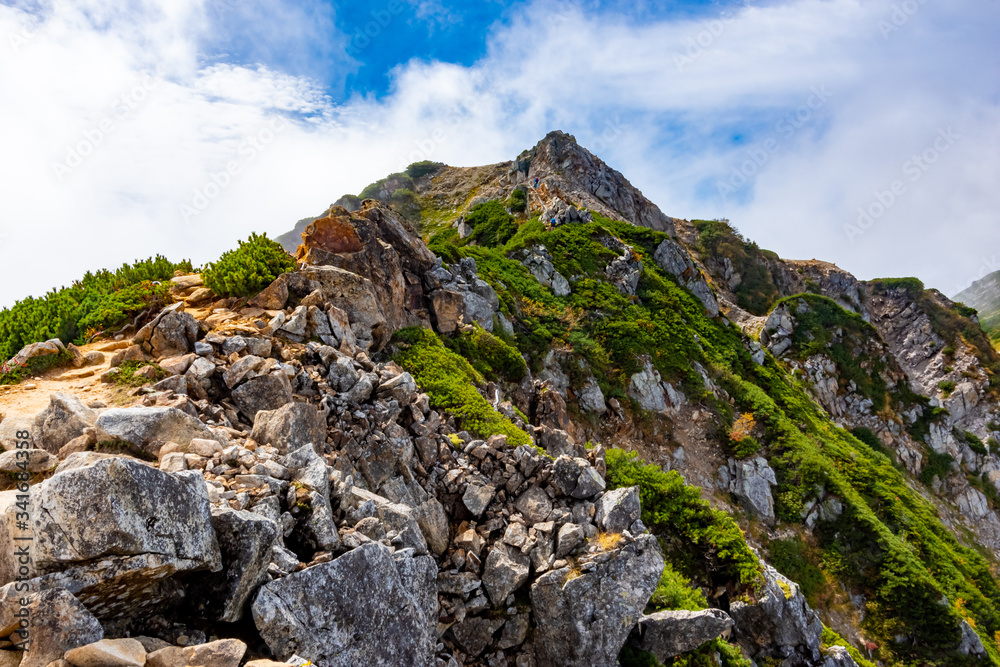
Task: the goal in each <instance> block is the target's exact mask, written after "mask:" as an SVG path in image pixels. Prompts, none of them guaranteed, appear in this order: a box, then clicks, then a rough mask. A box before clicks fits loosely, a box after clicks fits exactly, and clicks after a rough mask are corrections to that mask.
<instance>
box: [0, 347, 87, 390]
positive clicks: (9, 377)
mask: <svg viewBox="0 0 1000 667" xmlns="http://www.w3.org/2000/svg"><path fill="white" fill-rule="evenodd" d="M72 361H73V355H71V354H70V353H69V352H60V353H58V354H46V355H43V356H40V357H34V358H32V359H28V363H26V364H22V365H20V366H13V367H10V368H8V367H7V366H6V364H0V386H3V385H11V384H18V383H19V382H21V381H22V380H25V379H27V378H30V377H34V376H35V375H41V374H42V373H45V372H46V371H50V370H52V369H53V368H59V367H61V366H69V364H70V363H71V362H72ZM5 369H6V370H5Z"/></svg>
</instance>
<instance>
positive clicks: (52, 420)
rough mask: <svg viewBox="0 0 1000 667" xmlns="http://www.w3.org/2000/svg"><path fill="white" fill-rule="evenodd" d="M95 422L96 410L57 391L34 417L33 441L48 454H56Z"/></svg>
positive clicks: (77, 399)
mask: <svg viewBox="0 0 1000 667" xmlns="http://www.w3.org/2000/svg"><path fill="white" fill-rule="evenodd" d="M96 423H97V412H95V411H94V410H91V409H90V408H88V407H87V406H86V405H84V404H83V402H82V401H81V400H80V399H79V398H77V397H76V396H73V395H71V394H64V393H62V392H57V393H55V394H52V395H51V396H50V397H49V405H48V407H46V408H45V409H44V410H42V411H41V412H40V413H38V416H36V417H35V426H34V434H33V435H34V437H35V442H36V443H38V444H39V445H41V448H42V449H44V450H45V451H47V452H49V453H50V454H58V453H59V450H60V449H62V448H63V446H65V445H66V443H68V442H69V441H70V440H73V439H74V438H77V437H79V436H81V435H83V431H84V429H86V428H89V427H93V426H94V425H95V424H96Z"/></svg>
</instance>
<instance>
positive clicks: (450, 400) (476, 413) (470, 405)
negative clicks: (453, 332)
mask: <svg viewBox="0 0 1000 667" xmlns="http://www.w3.org/2000/svg"><path fill="white" fill-rule="evenodd" d="M393 342H394V343H395V347H396V353H395V354H394V355H393V360H394V361H395V362H396V363H398V364H399V365H400V366H402V367H403V368H405V369H406V370H407V371H409V372H410V373H411V374H412V375H413V378H414V379H415V380H416V381H417V383H418V384H419V385H420V387H421V389H422V390H423V391H426V392H427V395H428V396H430V399H431V405H432V406H434V407H435V408H438V409H442V410H447V411H448V412H450V413H451V414H453V415H454V416H455V418H456V419H458V420H459V422H460V423H461V425H462V428H464V429H465V430H467V431H469V432H470V433H472V434H474V435H476V436H479V437H481V438H488V437H490V436H491V435H498V434H500V435H506V436H507V442H508V443H509V444H510V445H511V446H512V447H518V446H520V445H528V444H531V438H530V437H529V436H528V434H527V433H525V432H524V431H522V430H521V429H519V428H517V427H516V426H514V424H513V423H512V422H511V421H510V420H509V419H507V418H506V417H504V416H503V415H501V414H500V413H499V412H497V411H496V410H494V409H493V406H492V405H490V404H489V401H487V400H486V399H485V398H483V396H482V395H481V394H480V393H479V392H478V391H477V390H476V386H477V385H481V384H483V383H484V382H485V378H483V376H482V374H480V373H479V371H477V370H476V369H475V368H473V367H472V365H471V364H469V362H468V361H466V360H465V359H464V358H462V357H461V356H459V355H458V354H455V353H454V352H452V351H451V350H449V349H448V348H447V347H445V345H444V343H442V342H441V339H440V338H439V337H438V336H437V334H435V333H434V332H433V331H430V330H428V329H421V328H420V327H410V328H407V329H400V330H399V331H397V332H396V334H395V336H394V337H393Z"/></svg>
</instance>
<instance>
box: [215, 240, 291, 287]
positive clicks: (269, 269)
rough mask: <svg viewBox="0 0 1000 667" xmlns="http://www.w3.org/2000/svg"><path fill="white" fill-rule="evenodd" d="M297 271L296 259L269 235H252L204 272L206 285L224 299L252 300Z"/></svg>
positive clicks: (225, 253)
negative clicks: (224, 297) (283, 276)
mask: <svg viewBox="0 0 1000 667" xmlns="http://www.w3.org/2000/svg"><path fill="white" fill-rule="evenodd" d="M294 270H295V260H294V259H293V258H292V256H291V255H289V254H288V253H287V252H285V249H284V248H282V247H281V244H280V243H278V242H277V241H272V240H271V239H269V238H267V234H251V235H250V238H248V239H247V240H246V241H240V242H239V247H238V248H236V249H235V250H227V251H226V252H224V253H222V257H220V258H219V260H218V261H217V262H212V263H210V264H206V265H205V268H204V270H202V272H201V277H202V280H204V281H205V285H207V286H208V287H209V289H211V290H212V291H213V292H215V293H216V294H219V295H221V296H238V297H249V296H254V295H256V294H258V293H260V291H261V290H263V289H264V288H265V287H267V286H268V285H270V284H271V283H273V282H274V281H275V279H277V277H278V276H280V275H281V274H282V273H288V272H289V271H294Z"/></svg>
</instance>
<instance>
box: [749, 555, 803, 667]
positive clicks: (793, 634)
mask: <svg viewBox="0 0 1000 667" xmlns="http://www.w3.org/2000/svg"><path fill="white" fill-rule="evenodd" d="M729 613H730V616H732V619H733V621H734V622H735V627H734V630H733V638H734V639H735V640H736V642H737V643H739V644H740V646H742V647H743V648H744V650H746V651H747V652H748V653H749V654H750V656H751V657H752V658H753V659H754V660H762V659H765V658H775V659H778V660H781V661H783V662H782V664H786V665H790V666H794V665H814V664H817V663H818V662H819V661H820V651H819V649H820V643H821V635H822V634H823V623H822V621H820V619H819V615H818V614H817V613H816V612H815V611H813V610H812V609H811V608H810V607H809V604H808V603H807V602H806V599H805V596H804V595H802V591H801V590H800V589H799V586H798V584H796V583H795V582H793V581H790V580H789V579H787V578H786V577H784V576H782V575H781V574H779V573H778V572H777V571H776V570H775V569H774V568H773V567H771V566H769V565H767V564H764V585H763V587H762V588H761V590H760V591H759V593H758V594H757V602H755V603H754V604H747V603H745V602H739V601H736V602H733V603H732V605H731V607H730V612H729Z"/></svg>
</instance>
